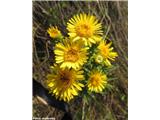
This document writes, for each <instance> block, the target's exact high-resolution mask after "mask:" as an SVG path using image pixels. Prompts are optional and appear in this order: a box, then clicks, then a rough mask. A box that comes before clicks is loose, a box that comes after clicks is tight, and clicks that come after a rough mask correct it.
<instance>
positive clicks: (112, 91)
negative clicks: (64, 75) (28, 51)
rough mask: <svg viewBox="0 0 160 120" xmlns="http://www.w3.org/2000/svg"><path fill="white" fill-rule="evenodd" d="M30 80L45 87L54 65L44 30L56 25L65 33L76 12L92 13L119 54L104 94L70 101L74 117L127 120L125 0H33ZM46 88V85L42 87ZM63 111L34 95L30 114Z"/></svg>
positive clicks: (80, 119) (57, 115)
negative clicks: (48, 74) (50, 67)
mask: <svg viewBox="0 0 160 120" xmlns="http://www.w3.org/2000/svg"><path fill="white" fill-rule="evenodd" d="M32 5H33V9H32V10H33V27H32V28H33V34H32V35H33V79H35V80H36V81H38V82H39V83H40V84H42V85H43V86H44V81H45V79H46V74H47V73H49V66H50V65H51V64H53V58H54V54H53V48H52V45H51V44H50V43H49V41H50V37H49V35H48V34H47V29H48V27H49V26H50V25H53V26H55V25H56V26H57V27H58V28H59V29H60V31H61V32H62V33H63V34H64V35H67V34H66V33H67V30H66V24H67V22H68V20H69V19H70V18H71V17H72V16H73V15H75V14H78V13H82V12H84V13H90V14H93V15H95V16H96V17H97V18H98V19H99V21H100V22H101V23H102V27H103V31H104V36H105V37H107V38H109V40H111V41H112V42H113V47H114V48H115V51H116V52H117V53H118V55H119V56H118V58H117V59H116V62H114V63H113V64H114V68H113V69H112V70H111V71H110V73H109V75H108V76H110V80H109V84H110V87H109V88H108V89H107V92H106V94H102V95H101V94H96V96H95V97H93V98H91V99H90V100H85V98H84V99H83V98H77V99H74V100H73V101H71V102H70V103H69V110H70V113H71V114H72V117H73V119H74V120H127V119H128V2H127V1H113V2H112V1H85V2H82V1H75V2H73V1H72V2H71V1H59V2H58V1H33V3H32ZM44 87H45V86H44ZM63 115H64V112H63V111H61V110H59V109H57V108H54V107H51V106H49V105H45V104H43V103H42V102H40V101H39V100H38V99H37V98H36V97H33V117H43V118H45V117H52V118H53V117H54V118H55V119H56V120H61V118H62V117H63Z"/></svg>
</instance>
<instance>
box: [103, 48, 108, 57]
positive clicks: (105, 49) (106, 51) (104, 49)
mask: <svg viewBox="0 0 160 120" xmlns="http://www.w3.org/2000/svg"><path fill="white" fill-rule="evenodd" d="M101 54H102V55H103V56H105V57H108V54H109V49H108V47H107V46H102V47H101Z"/></svg>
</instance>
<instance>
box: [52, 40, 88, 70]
mask: <svg viewBox="0 0 160 120" xmlns="http://www.w3.org/2000/svg"><path fill="white" fill-rule="evenodd" d="M87 49H88V48H87V47H84V45H83V42H81V41H75V42H73V41H72V40H68V39H65V40H64V41H63V42H61V43H58V44H56V47H55V50H54V53H55V55H56V56H55V60H56V63H58V64H59V63H60V64H61V65H60V68H66V67H67V68H69V69H70V68H73V69H75V70H76V69H79V68H80V67H81V66H82V65H83V64H84V63H85V62H86V61H87V54H88V53H87Z"/></svg>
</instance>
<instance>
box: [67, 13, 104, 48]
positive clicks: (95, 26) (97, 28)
mask: <svg viewBox="0 0 160 120" xmlns="http://www.w3.org/2000/svg"><path fill="white" fill-rule="evenodd" d="M67 29H68V31H69V33H68V34H69V36H70V37H72V38H73V40H75V41H76V40H83V41H84V42H85V45H89V46H90V45H91V43H96V42H97V41H99V40H100V39H101V35H102V34H103V32H102V30H101V29H102V26H101V23H98V20H97V19H96V17H95V16H92V15H87V14H80V15H75V16H74V17H73V18H71V19H70V20H69V22H68V23H67Z"/></svg>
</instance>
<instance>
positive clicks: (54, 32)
mask: <svg viewBox="0 0 160 120" xmlns="http://www.w3.org/2000/svg"><path fill="white" fill-rule="evenodd" d="M47 32H48V34H49V35H50V37H51V38H58V37H61V36H62V34H61V31H59V30H58V28H57V26H55V27H53V26H52V27H50V28H48V30H47Z"/></svg>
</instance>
